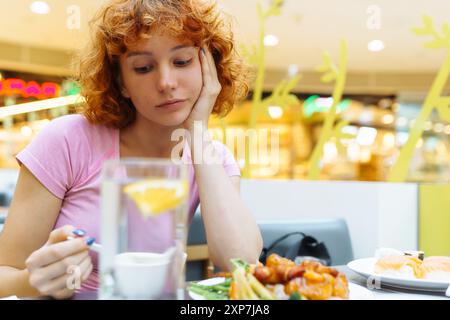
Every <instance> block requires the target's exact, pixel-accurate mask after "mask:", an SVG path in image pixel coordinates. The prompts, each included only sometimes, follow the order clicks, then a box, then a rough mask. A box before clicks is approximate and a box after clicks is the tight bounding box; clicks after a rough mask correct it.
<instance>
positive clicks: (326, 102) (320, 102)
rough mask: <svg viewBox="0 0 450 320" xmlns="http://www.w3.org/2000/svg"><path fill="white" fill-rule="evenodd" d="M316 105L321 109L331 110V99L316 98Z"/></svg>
mask: <svg viewBox="0 0 450 320" xmlns="http://www.w3.org/2000/svg"><path fill="white" fill-rule="evenodd" d="M316 105H317V106H318V107H321V108H331V106H332V105H333V98H331V97H329V98H317V99H316Z"/></svg>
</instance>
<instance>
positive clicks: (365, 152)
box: [359, 148, 372, 163]
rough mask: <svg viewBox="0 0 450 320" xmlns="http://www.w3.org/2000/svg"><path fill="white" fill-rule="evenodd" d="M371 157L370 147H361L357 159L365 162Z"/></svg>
mask: <svg viewBox="0 0 450 320" xmlns="http://www.w3.org/2000/svg"><path fill="white" fill-rule="evenodd" d="M371 158H372V151H370V148H362V149H361V152H360V156H359V161H360V162H362V163H367V162H369V161H370V159H371Z"/></svg>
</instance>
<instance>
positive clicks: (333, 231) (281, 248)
mask: <svg viewBox="0 0 450 320" xmlns="http://www.w3.org/2000/svg"><path fill="white" fill-rule="evenodd" d="M258 226H259V227H260V230H261V234H262V237H263V241H264V247H268V246H270V245H271V244H272V243H273V242H274V241H275V240H276V239H278V238H280V237H282V236H283V235H285V234H287V233H291V232H298V231H300V232H303V233H305V234H307V235H310V236H312V237H314V238H316V239H317V240H318V241H320V242H324V243H325V245H326V247H327V249H328V252H329V253H330V256H331V263H332V265H335V266H336V265H345V264H347V263H348V262H350V261H352V260H353V249H352V243H351V239H350V233H349V230H348V228H347V223H346V222H345V220H344V219H321V220H301V219H299V220H282V221H258ZM300 239H301V237H300V236H298V235H293V236H291V237H289V238H287V239H286V240H284V241H282V242H281V243H280V244H279V245H277V246H276V247H275V248H274V249H273V250H272V251H271V252H275V253H279V254H281V255H283V254H284V253H286V252H290V250H297V248H298V246H296V244H299V240H300ZM187 251H188V252H187V253H188V258H187V264H186V280H187V281H193V280H200V279H205V278H207V277H208V276H210V275H212V274H213V273H214V272H217V271H218V270H216V269H214V266H213V265H212V263H211V261H210V260H209V255H208V250H207V245H206V235H205V229H204V225H203V221H202V218H201V215H200V211H199V210H197V212H196V213H195V215H194V218H193V220H192V223H191V225H190V228H189V235H188V241H187Z"/></svg>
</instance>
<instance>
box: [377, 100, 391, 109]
mask: <svg viewBox="0 0 450 320" xmlns="http://www.w3.org/2000/svg"><path fill="white" fill-rule="evenodd" d="M391 105H392V100H391V99H388V98H385V99H381V100H380V101H379V102H378V106H379V107H380V108H382V109H388V108H389V107H390V106H391Z"/></svg>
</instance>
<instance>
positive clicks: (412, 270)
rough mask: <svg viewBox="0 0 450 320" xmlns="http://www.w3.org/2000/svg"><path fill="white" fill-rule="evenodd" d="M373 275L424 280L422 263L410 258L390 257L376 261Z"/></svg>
mask: <svg viewBox="0 0 450 320" xmlns="http://www.w3.org/2000/svg"><path fill="white" fill-rule="evenodd" d="M375 273H377V274H380V275H385V276H394V277H402V278H410V279H423V278H425V269H424V267H423V261H422V260H420V259H418V258H416V257H412V256H402V255H390V256H385V257H383V258H381V259H378V261H377V262H376V264H375Z"/></svg>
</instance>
